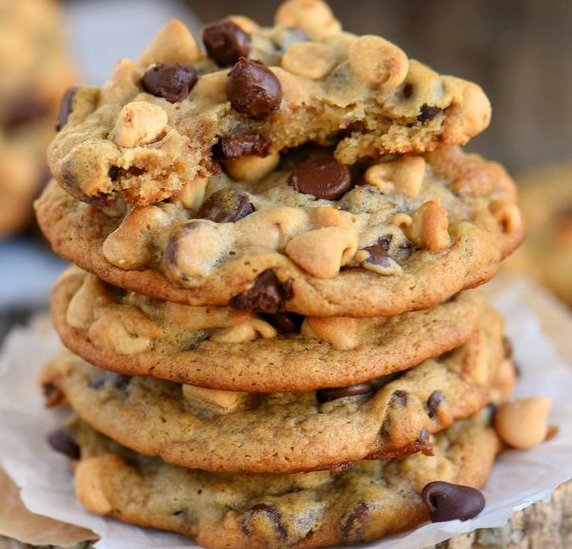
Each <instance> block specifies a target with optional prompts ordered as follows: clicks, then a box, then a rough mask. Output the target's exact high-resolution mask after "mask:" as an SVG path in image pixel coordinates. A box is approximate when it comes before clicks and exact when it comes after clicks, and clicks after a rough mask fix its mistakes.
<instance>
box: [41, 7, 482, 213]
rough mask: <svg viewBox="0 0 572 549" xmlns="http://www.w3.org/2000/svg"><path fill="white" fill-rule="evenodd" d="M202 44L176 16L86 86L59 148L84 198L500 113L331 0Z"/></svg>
mask: <svg viewBox="0 0 572 549" xmlns="http://www.w3.org/2000/svg"><path fill="white" fill-rule="evenodd" d="M203 42H204V44H205V47H206V52H203V51H202V50H201V47H200V46H199V45H198V43H197V41H196V40H195V38H194V37H193V36H192V35H191V33H190V32H189V30H188V29H187V28H186V27H185V26H184V25H183V24H182V23H180V22H179V21H172V22H171V23H169V24H168V25H167V26H166V27H165V28H164V29H163V30H162V31H160V32H159V34H158V35H157V36H156V38H155V39H154V41H153V42H152V44H151V45H150V46H149V48H148V49H147V50H146V51H145V52H144V53H143V54H142V55H141V57H140V58H139V60H138V61H137V62H132V61H129V60H123V61H120V62H119V64H118V65H117V66H116V69H115V71H114V73H113V74H112V76H111V79H110V81H109V82H108V83H107V84H106V85H105V86H103V87H102V88H101V89H100V88H86V87H78V88H77V89H76V90H75V93H74V95H73V97H71V98H70V100H69V101H68V103H67V104H66V105H65V107H66V108H65V111H64V112H63V113H62V120H64V121H65V125H63V128H62V130H61V132H60V133H59V135H58V136H57V137H56V139H55V140H54V142H53V143H52V145H51V147H50V150H49V164H50V168H51V171H52V173H53V175H54V177H55V178H56V179H57V181H58V182H59V183H60V184H61V185H63V186H64V187H65V189H66V190H67V191H68V192H70V193H71V194H73V195H74V196H75V197H76V198H78V199H80V200H84V201H86V202H89V203H92V204H99V205H102V204H105V203H108V202H109V201H110V199H113V198H115V197H118V196H119V197H122V198H123V199H125V200H126V201H127V202H130V203H134V204H139V205H146V204H151V203H154V202H157V201H160V200H164V199H165V198H168V197H170V196H172V195H173V194H175V193H177V192H179V191H180V190H181V189H182V188H183V187H184V186H185V185H186V184H187V183H188V182H189V181H192V180H193V179H194V178H195V177H197V176H205V175H206V174H208V173H209V172H211V171H213V170H214V169H216V165H217V163H218V162H219V161H222V162H223V163H225V162H227V161H229V162H230V163H231V164H237V163H239V164H240V163H241V162H242V161H243V160H244V159H245V158H246V157H249V156H253V155H254V157H255V158H256V159H258V161H259V162H266V163H270V164H271V163H272V162H273V161H274V160H273V159H275V158H276V156H277V155H278V154H279V153H280V152H281V151H283V150H286V149H289V148H293V147H297V146H299V145H302V144H305V143H309V142H311V143H314V144H321V145H328V146H332V147H333V148H334V149H335V150H334V154H335V157H336V159H337V160H339V161H340V162H342V163H343V164H354V163H355V162H357V161H358V160H360V159H363V158H368V157H379V156H381V155H384V154H397V153H399V154H403V153H416V152H426V151H430V150H432V149H434V148H435V147H436V146H437V145H438V144H439V143H446V144H464V143H466V142H467V141H468V140H469V139H470V138H471V137H473V136H474V135H477V134H478V133H480V132H481V131H482V130H484V129H485V128H486V127H487V126H488V124H489V121H490V105H489V102H488V99H487V98H486V96H485V95H484V93H483V91H482V90H481V88H480V87H479V86H477V85H476V84H473V83H470V82H466V81H464V80H461V79H458V78H454V77H451V76H442V75H439V74H437V73H436V72H434V71H433V70H431V69H429V68H428V67H426V66H424V65H422V64H421V63H419V62H418V61H415V60H410V59H408V58H407V56H406V54H405V53H404V52H403V51H402V50H400V49H399V48H398V47H397V46H395V45H393V44H391V43H390V42H388V41H387V40H385V39H383V38H380V37H377V36H369V35H368V36H361V37H358V36H355V35H353V34H350V33H346V32H343V31H342V29H341V26H340V24H339V22H338V21H337V20H336V19H335V18H334V16H333V15H332V13H331V12H330V10H329V8H328V7H327V6H326V5H325V4H324V3H322V2H321V1H318V0H312V1H311V2H307V1H302V0H294V1H289V2H286V3H284V4H283V5H282V6H281V7H279V8H278V11H277V14H276V25H275V26H274V27H271V28H262V27H259V26H258V25H257V24H256V23H254V22H253V21H250V20H247V19H246V18H243V17H240V18H227V19H224V20H221V21H218V22H216V23H212V24H210V25H208V26H207V27H205V29H204V32H203Z"/></svg>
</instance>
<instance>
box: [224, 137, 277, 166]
mask: <svg viewBox="0 0 572 549" xmlns="http://www.w3.org/2000/svg"><path fill="white" fill-rule="evenodd" d="M271 145H272V141H270V139H267V138H266V137H264V136H263V135H260V134H259V133H254V132H235V133H229V134H227V135H223V136H221V137H220V139H219V141H218V143H217V145H216V146H215V147H214V148H213V155H214V156H215V157H216V158H219V159H221V160H229V159H232V158H241V157H242V156H247V155H249V154H254V155H256V156H262V157H264V156H268V153H269V152H270V146H271Z"/></svg>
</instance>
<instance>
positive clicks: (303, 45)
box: [282, 42, 337, 80]
mask: <svg viewBox="0 0 572 549" xmlns="http://www.w3.org/2000/svg"><path fill="white" fill-rule="evenodd" d="M336 63H337V56H336V53H335V51H334V50H333V49H332V48H330V47H328V46H326V45H325V44H320V43H316V42H296V43H295V44H292V46H290V47H289V48H288V50H287V51H286V53H285V54H284V56H283V57H282V67H283V68H284V69H286V70H287V71H289V72H291V73H292V74H297V75H299V76H305V77H306V78H311V79H312V80H319V79H321V78H325V77H326V76H327V75H328V74H329V73H330V72H331V71H332V69H333V68H334V67H335V66H336Z"/></svg>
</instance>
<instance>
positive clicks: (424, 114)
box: [417, 105, 442, 124]
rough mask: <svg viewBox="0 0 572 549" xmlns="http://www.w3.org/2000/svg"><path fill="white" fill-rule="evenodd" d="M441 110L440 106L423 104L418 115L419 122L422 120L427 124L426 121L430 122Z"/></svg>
mask: <svg viewBox="0 0 572 549" xmlns="http://www.w3.org/2000/svg"><path fill="white" fill-rule="evenodd" d="M441 110H442V109H440V108H439V107H431V106H430V105H422V106H421V110H420V111H419V115H418V116H417V120H419V122H421V123H422V124H425V122H428V121H429V120H432V119H433V118H435V117H436V116H437V115H438V114H439V113H440V112H441Z"/></svg>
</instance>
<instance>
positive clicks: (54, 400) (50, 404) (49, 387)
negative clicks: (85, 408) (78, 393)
mask: <svg viewBox="0 0 572 549" xmlns="http://www.w3.org/2000/svg"><path fill="white" fill-rule="evenodd" d="M42 392H43V393H44V399H45V403H46V408H54V407H55V406H58V405H60V404H62V403H63V402H64V400H65V398H66V397H65V395H64V393H63V392H62V391H61V389H60V388H59V387H58V386H57V385H55V384H54V383H50V382H47V383H42Z"/></svg>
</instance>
